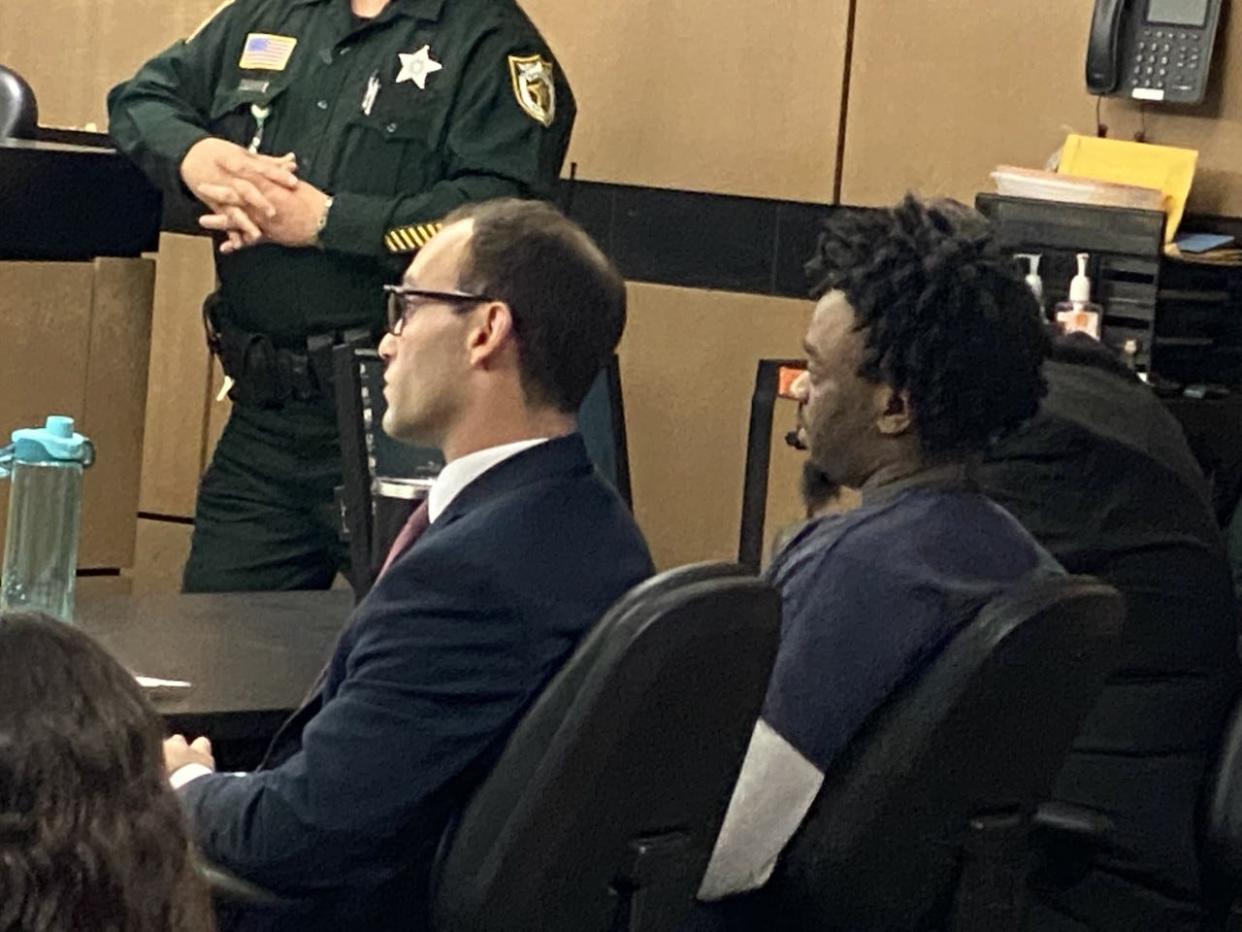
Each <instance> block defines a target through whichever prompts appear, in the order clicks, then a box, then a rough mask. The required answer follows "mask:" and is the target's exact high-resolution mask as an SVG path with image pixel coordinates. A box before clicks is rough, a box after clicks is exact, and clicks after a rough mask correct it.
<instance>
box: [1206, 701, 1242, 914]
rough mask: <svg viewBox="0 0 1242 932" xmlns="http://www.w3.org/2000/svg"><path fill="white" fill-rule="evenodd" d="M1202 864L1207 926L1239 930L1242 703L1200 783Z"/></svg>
mask: <svg viewBox="0 0 1242 932" xmlns="http://www.w3.org/2000/svg"><path fill="white" fill-rule="evenodd" d="M1202 815H1203V822H1202V830H1201V838H1202V867H1203V875H1204V876H1203V880H1204V892H1205V894H1206V898H1207V903H1206V904H1205V905H1206V906H1207V912H1208V914H1209V916H1211V922H1210V924H1209V926H1208V928H1212V929H1221V930H1225V932H1242V701H1239V702H1238V704H1237V705H1236V706H1235V708H1234V710H1233V712H1232V713H1231V714H1230V716H1229V723H1228V725H1227V726H1226V728H1225V732H1224V735H1223V737H1222V740H1221V745H1220V751H1219V752H1218V754H1217V759H1216V766H1215V767H1214V768H1213V771H1212V773H1211V774H1210V775H1209V777H1208V781H1207V784H1206V785H1205V787H1204V795H1203V807H1202Z"/></svg>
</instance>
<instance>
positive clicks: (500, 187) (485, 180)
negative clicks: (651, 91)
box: [108, 0, 575, 591]
mask: <svg viewBox="0 0 1242 932" xmlns="http://www.w3.org/2000/svg"><path fill="white" fill-rule="evenodd" d="M108 108H109V114H110V117H111V133H112V137H113V139H114V140H115V141H116V143H117V145H118V146H119V148H120V149H121V150H122V151H124V152H125V153H126V154H128V155H129V156H130V157H131V158H133V159H134V160H135V162H137V164H138V165H139V166H140V167H141V168H142V169H143V170H144V171H145V172H146V173H147V174H148V175H149V176H150V177H151V178H152V179H153V180H154V181H155V182H156V183H157V184H158V185H160V186H161V187H162V188H163V189H164V190H166V191H169V192H185V191H189V192H190V193H193V194H194V195H195V196H196V197H198V198H199V200H201V201H202V202H203V203H205V204H206V205H207V207H208V208H209V211H210V213H209V215H208V216H205V217H204V218H203V219H202V221H201V223H202V224H203V225H204V226H205V227H207V228H209V229H212V230H215V231H218V235H219V236H220V237H221V245H220V249H219V254H218V257H217V263H216V267H217V273H218V277H219V287H218V290H217V292H216V293H215V294H214V295H213V296H212V298H211V299H209V301H208V304H207V306H206V308H205V311H206V313H207V317H208V322H209V326H208V332H209V338H210V339H211V341H212V344H213V349H214V350H215V351H216V352H217V353H218V354H219V355H220V357H221V362H222V364H223V367H224V371H225V374H226V375H227V376H228V377H230V378H231V379H232V380H233V382H232V388H231V391H230V397H231V398H232V399H233V401H234V407H233V412H232V415H231V417H230V419H229V423H228V426H227V427H226V429H225V431H224V435H223V436H222V437H221V439H220V443H219V445H218V446H217V449H216V453H215V456H214V459H213V461H212V464H211V467H210V468H209V469H208V471H207V474H206V475H205V476H204V478H203V482H202V485H201V487H200V489H199V495H198V502H197V506H196V513H195V528H194V537H193V543H192V547H191V554H190V559H189V562H188V563H187V565H186V568H185V575H184V579H183V587H184V588H185V590H186V591H221V590H243V589H250V590H254V589H295V588H326V587H327V586H328V585H330V583H331V581H332V579H333V577H334V575H335V573H336V571H337V569H338V567H340V566H341V565H342V564H343V562H344V549H343V547H342V546H341V545H340V543H339V541H338V536H337V531H336V522H335V520H334V517H333V514H332V496H333V489H334V487H335V486H336V485H338V484H339V482H340V466H339V459H340V454H339V444H338V440H337V434H336V429H335V424H334V417H333V405H332V403H331V399H330V397H329V395H328V392H329V391H330V385H329V384H328V382H327V379H328V377H329V375H328V373H329V371H330V354H331V346H332V345H333V344H334V343H339V342H342V341H346V342H355V341H362V340H366V339H371V338H374V337H376V336H378V335H379V334H380V333H381V332H382V326H383V319H384V301H383V295H382V291H381V286H382V285H383V284H385V283H388V282H393V281H396V280H397V279H398V278H399V277H400V273H401V271H402V270H403V269H404V267H405V266H406V265H408V263H409V259H410V254H411V253H413V252H415V251H416V250H417V249H419V248H420V247H421V246H422V245H423V244H424V243H426V242H427V240H428V239H429V238H430V237H431V236H432V235H434V233H435V231H436V229H437V228H438V220H439V219H440V218H441V217H443V216H444V215H445V214H446V213H447V212H448V211H450V210H452V209H453V208H454V207H457V206H458V205H460V204H462V203H464V202H467V201H479V200H485V199H488V198H492V197H497V196H502V195H518V196H546V195H547V194H548V193H549V192H550V190H551V188H552V186H553V184H554V183H555V180H556V176H557V173H558V172H559V170H560V166H561V163H562V160H563V158H564V155H565V150H566V148H567V146H568V143H569V134H570V130H571V128H572V126H573V121H574V113H575V107H574V102H573V98H572V95H571V93H570V89H569V86H568V84H567V83H566V82H565V79H564V77H563V75H562V74H561V73H560V69H559V68H558V67H557V66H556V64H555V63H554V61H553V59H552V56H551V54H550V52H549V51H548V48H547V46H546V45H545V43H544V42H543V40H542V38H541V37H540V36H539V33H538V31H537V30H536V29H535V27H534V25H533V24H532V23H531V22H530V20H529V19H527V17H526V16H525V14H524V13H523V12H522V11H521V10H520V9H519V8H518V6H517V5H516V3H515V2H514V0H352V3H351V2H350V0H234V2H228V0H226V3H225V4H224V5H223V6H222V7H221V8H219V9H218V10H217V11H216V12H215V13H214V14H213V15H212V16H211V17H209V18H208V20H207V21H206V22H205V23H204V24H203V25H202V26H200V27H199V28H198V30H196V31H195V32H194V33H193V34H192V35H191V36H190V37H189V38H187V39H185V40H184V41H180V42H177V43H176V44H175V45H173V46H172V47H171V48H169V49H168V50H166V51H165V52H163V53H161V54H160V55H158V56H156V57H155V58H153V59H152V60H151V61H149V62H148V63H147V64H145V65H144V66H143V67H142V69H141V70H140V71H139V72H138V74H137V75H136V76H135V77H134V78H133V79H132V80H130V81H128V82H126V83H124V84H122V85H120V86H118V87H116V88H114V89H113V91H112V92H111V94H110V95H109V97H108Z"/></svg>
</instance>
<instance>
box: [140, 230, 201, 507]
mask: <svg viewBox="0 0 1242 932" xmlns="http://www.w3.org/2000/svg"><path fill="white" fill-rule="evenodd" d="M214 287H215V269H214V267H213V265H212V260H211V241H210V240H207V239H205V238H203V237H192V236H180V235H176V234H168V233H165V234H164V235H163V236H162V237H161V238H160V253H159V262H158V272H157V275H156V280H155V310H154V320H153V323H152V335H151V346H152V353H151V378H150V387H149V392H148V396H147V424H146V444H145V447H144V450H143V462H142V504H141V510H142V511H144V512H149V513H154V514H162V515H176V516H180V517H189V516H191V515H193V514H194V496H195V492H196V490H197V488H198V477H199V475H200V474H201V473H202V469H203V456H204V450H203V444H204V419H205V417H206V415H207V405H208V399H209V397H210V395H209V388H210V379H211V372H210V360H211V357H210V354H209V353H208V352H207V344H206V341H205V338H204V336H203V316H202V305H203V298H204V297H205V296H206V295H207V294H208V293H209V292H210V291H211V289H212V288H214Z"/></svg>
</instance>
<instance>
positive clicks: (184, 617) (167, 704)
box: [77, 590, 353, 769]
mask: <svg viewBox="0 0 1242 932" xmlns="http://www.w3.org/2000/svg"><path fill="white" fill-rule="evenodd" d="M352 607H353V593H351V592H350V591H348V590H329V591H327V592H227V593H210V594H194V595H141V596H95V597H80V598H79V599H78V606H77V619H78V621H77V623H78V625H79V627H81V628H82V629H83V630H84V631H87V632H88V633H90V634H91V635H92V636H94V637H95V638H96V639H97V640H98V641H99V642H100V643H101V644H103V645H104V647H106V648H107V649H108V650H109V651H110V652H111V653H112V654H113V656H115V657H116V658H117V659H118V660H119V661H120V662H121V663H122V664H124V665H125V666H126V667H127V668H128V669H130V670H132V671H133V672H134V673H141V674H144V675H146V676H157V677H161V678H163V679H170V680H187V681H189V682H190V683H191V684H192V685H191V687H190V688H189V689H186V690H154V691H150V692H149V693H148V695H149V696H150V697H151V700H152V704H153V705H154V706H155V708H156V709H157V710H158V711H159V712H160V714H161V715H163V716H164V720H165V721H166V722H167V724H168V728H169V731H170V732H181V733H183V734H186V735H188V736H190V737H194V736H196V735H207V736H208V737H209V738H211V740H212V744H213V747H214V748H215V750H216V758H217V764H218V765H220V766H221V767H222V768H224V769H245V768H249V767H252V766H254V765H255V763H257V760H258V757H259V756H261V754H262V749H263V747H264V746H265V745H266V743H267V742H268V741H269V740H270V739H271V737H272V735H273V734H275V732H276V729H277V728H278V727H279V726H280V723H281V722H282V721H283V720H284V719H285V717H286V716H287V715H288V714H289V713H290V712H292V711H293V710H294V709H296V708H297V707H298V705H299V704H300V703H301V701H302V699H303V697H304V696H305V695H306V692H307V689H308V688H309V687H310V686H311V684H312V683H313V682H314V681H315V677H316V676H317V675H318V673H319V671H320V669H321V668H322V667H323V664H324V662H325V661H326V660H327V659H328V656H329V655H330V653H331V651H332V646H333V644H334V643H335V641H336V636H337V634H338V632H339V631H340V630H341V627H342V625H343V624H344V623H345V620H346V619H347V618H348V616H349V613H350V610H351V609H352Z"/></svg>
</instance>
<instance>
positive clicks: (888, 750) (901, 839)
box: [764, 577, 1123, 932]
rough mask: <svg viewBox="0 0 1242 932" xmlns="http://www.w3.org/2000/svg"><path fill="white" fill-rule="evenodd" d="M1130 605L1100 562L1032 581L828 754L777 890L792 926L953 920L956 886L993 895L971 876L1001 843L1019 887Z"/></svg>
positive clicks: (968, 895) (862, 928)
mask: <svg viewBox="0 0 1242 932" xmlns="http://www.w3.org/2000/svg"><path fill="white" fill-rule="evenodd" d="M1122 617H1123V607H1122V600H1121V597H1120V596H1119V595H1118V593H1117V592H1116V590H1114V589H1112V588H1110V587H1108V586H1105V585H1103V584H1101V583H1099V582H1098V581H1096V580H1094V579H1091V578H1089V577H1053V578H1043V579H1039V580H1033V581H1028V582H1024V583H1021V584H1019V585H1018V586H1016V587H1014V589H1013V590H1012V591H1010V592H1008V593H1006V594H1005V595H1003V596H1001V597H998V598H996V599H994V600H993V601H992V602H990V603H989V604H988V605H987V606H985V607H984V609H983V610H982V611H981V612H980V614H979V616H978V617H977V618H976V619H975V620H974V621H972V622H971V623H970V624H969V625H968V626H967V627H966V628H965V629H963V630H962V631H961V632H960V633H959V634H957V635H956V636H955V637H954V638H953V639H952V640H951V641H950V642H949V644H948V646H947V647H946V648H945V649H944V651H943V652H942V653H941V654H940V656H939V657H938V658H937V659H936V660H935V661H934V662H933V663H932V664H931V666H930V668H929V669H928V670H927V671H926V672H925V673H924V674H922V675H921V676H919V677H918V678H917V679H916V680H914V681H913V682H911V683H909V684H908V685H906V686H905V687H903V688H902V689H901V690H900V691H899V692H898V693H897V694H896V695H895V696H894V698H893V699H892V700H890V701H889V702H888V703H887V704H886V705H885V706H884V707H883V708H882V709H881V710H880V711H879V712H878V713H877V714H876V715H875V716H873V718H872V720H871V721H869V722H868V724H867V726H866V727H865V728H864V730H863V732H862V733H861V734H860V735H859V737H858V738H857V739H855V740H854V741H853V742H852V744H851V746H850V747H849V748H848V749H847V751H846V753H845V755H844V757H843V758H842V759H841V760H840V761H839V762H838V763H836V764H834V765H833V766H832V767H831V768H830V770H829V772H828V774H827V775H826V779H825V782H824V785H823V787H822V789H821V790H820V793H819V795H818V797H817V799H816V801H815V803H814V805H813V806H812V809H811V811H810V813H809V814H808V816H807V819H806V821H805V822H804V824H803V826H802V827H801V828H800V829H799V831H798V833H797V835H795V837H794V838H793V840H792V841H791V843H790V845H789V847H788V848H787V849H786V851H785V853H784V854H783V855H782V857H781V860H780V862H779V864H778V867H777V871H776V873H775V875H774V877H773V879H772V881H771V882H770V884H769V885H768V888H767V890H766V891H765V894H764V898H765V901H766V902H767V903H769V904H774V905H773V906H772V908H774V909H778V910H779V915H780V916H781V924H780V926H779V927H780V928H782V929H784V928H789V929H815V930H817V932H819V930H849V932H872V930H905V932H908V930H919V929H933V928H935V929H944V928H946V925H945V922H946V917H947V915H948V914H949V913H950V912H951V910H952V908H953V907H952V900H953V897H954V894H955V893H956V894H957V896H958V899H959V903H958V907H959V908H961V907H962V905H963V900H964V901H965V902H966V903H967V905H971V904H973V906H977V905H979V902H980V897H983V898H984V899H986V897H987V896H988V892H987V891H984V890H980V889H975V888H974V887H972V885H974V884H975V883H976V882H977V881H981V882H983V883H984V884H986V883H989V882H992V881H994V880H995V879H996V875H997V874H999V873H1001V872H1002V871H994V872H993V876H992V878H991V879H989V877H988V873H989V871H990V870H991V869H992V868H997V867H1001V866H1002V865H998V864H997V863H996V858H995V855H997V854H999V855H1000V856H1001V859H1002V860H1004V859H1008V860H1009V861H1010V862H1011V863H1009V864H1008V868H1009V869H1011V874H1010V877H1011V879H1017V880H1018V886H1021V883H1020V881H1021V878H1022V877H1023V870H1022V867H1021V865H1020V864H1019V863H1017V862H1024V861H1025V859H1026V857H1027V855H1028V853H1029V852H1028V848H1027V845H1026V833H1027V832H1028V831H1029V828H1030V822H1029V817H1030V815H1031V813H1032V812H1033V810H1034V808H1035V806H1036V805H1037V804H1038V803H1039V802H1041V801H1043V800H1046V799H1048V797H1049V794H1050V791H1051V788H1052V784H1053V779H1054V777H1055V776H1056V774H1057V772H1058V770H1059V769H1060V767H1061V763H1062V761H1063V759H1064V757H1065V754H1066V752H1067V750H1068V749H1069V747H1070V743H1071V741H1072V740H1073V737H1074V735H1075V734H1076V733H1077V731H1078V728H1079V724H1080V723H1081V721H1082V719H1083V717H1084V716H1085V715H1086V713H1087V711H1088V710H1089V709H1090V708H1091V705H1092V704H1093V702H1094V701H1095V699H1096V696H1097V695H1098V693H1099V691H1100V688H1101V686H1102V683H1103V680H1104V677H1105V675H1106V674H1107V672H1108V671H1109V669H1110V667H1111V657H1110V654H1111V653H1112V645H1113V643H1114V641H1115V639H1116V637H1117V635H1118V633H1119V631H1120V628H1121V624H1122ZM980 844H981V845H983V846H984V847H986V845H988V844H994V846H995V847H996V848H998V849H1004V850H993V851H992V852H988V851H987V850H980ZM989 861H991V863H988V862H989ZM993 892H994V891H993ZM1009 892H1010V893H1011V894H1012V895H1013V896H1014V897H1016V898H1019V899H1020V896H1021V894H1020V891H1019V890H1017V889H1014V890H1011V891H1009ZM990 905H991V906H995V904H990ZM973 906H972V907H971V908H973ZM984 906H985V907H987V908H990V907H989V904H986V903H985V904H984ZM985 911H986V910H985ZM958 918H960V917H958ZM1008 921H1009V920H1006V919H1005V918H1004V917H1003V916H1001V917H993V918H991V919H988V918H987V917H986V916H985V918H984V919H983V921H982V922H979V921H978V911H977V910H976V911H975V916H974V919H973V920H972V921H962V922H958V921H956V920H955V923H954V925H953V928H956V929H962V928H972V929H974V928H980V927H982V928H984V929H989V930H990V929H1002V928H1006V929H1007V928H1011V927H1013V928H1017V926H1010V925H1009V924H1008Z"/></svg>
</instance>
